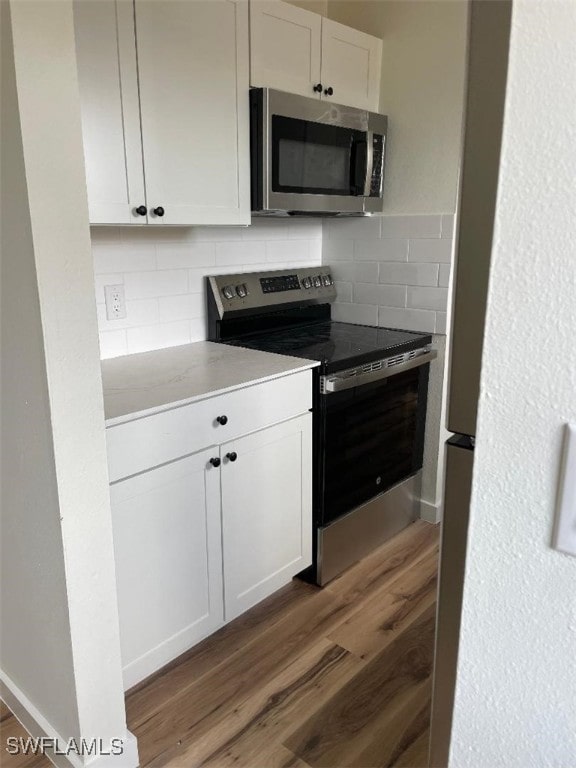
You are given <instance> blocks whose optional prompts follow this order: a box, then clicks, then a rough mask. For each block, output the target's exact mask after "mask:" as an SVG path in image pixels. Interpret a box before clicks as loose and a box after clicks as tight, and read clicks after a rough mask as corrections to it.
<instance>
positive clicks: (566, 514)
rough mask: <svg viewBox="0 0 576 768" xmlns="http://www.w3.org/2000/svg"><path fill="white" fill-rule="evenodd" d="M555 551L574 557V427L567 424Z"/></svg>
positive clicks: (575, 452) (557, 511)
mask: <svg viewBox="0 0 576 768" xmlns="http://www.w3.org/2000/svg"><path fill="white" fill-rule="evenodd" d="M553 546H554V548H555V549H559V550H560V552H566V554H568V555H574V556H576V425H575V424H567V425H566V432H565V434H564V456H563V461H562V469H561V476H560V487H559V493H558V507H557V509H556V526H555V530H554V544H553Z"/></svg>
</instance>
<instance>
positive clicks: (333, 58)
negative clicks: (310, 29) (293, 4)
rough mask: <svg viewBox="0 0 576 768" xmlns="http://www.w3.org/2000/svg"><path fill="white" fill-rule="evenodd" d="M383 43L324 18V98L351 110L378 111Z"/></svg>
mask: <svg viewBox="0 0 576 768" xmlns="http://www.w3.org/2000/svg"><path fill="white" fill-rule="evenodd" d="M381 62H382V40H380V39H378V38H377V37H372V35H366V34H365V33H364V32H359V31H358V30H357V29H352V28H351V27H346V26H344V24H338V23H337V22H335V21H332V20H331V19H322V85H323V86H324V88H325V89H327V88H332V90H333V93H332V95H325V94H324V92H323V93H322V98H323V99H327V100H328V101H334V102H336V103H338V104H346V105H348V106H350V107H358V108H359V109H368V110H370V111H372V112H377V111H378V105H379V101H380V67H381Z"/></svg>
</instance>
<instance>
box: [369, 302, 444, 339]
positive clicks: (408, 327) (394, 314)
mask: <svg viewBox="0 0 576 768" xmlns="http://www.w3.org/2000/svg"><path fill="white" fill-rule="evenodd" d="M378 325H380V326H381V327H382V328H401V329H403V330H405V331H422V332H424V333H434V328H435V326H436V313H435V312H428V311H425V310H420V309H397V308H394V307H380V308H379V310H378Z"/></svg>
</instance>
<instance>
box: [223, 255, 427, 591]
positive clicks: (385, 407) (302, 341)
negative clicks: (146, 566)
mask: <svg viewBox="0 0 576 768" xmlns="http://www.w3.org/2000/svg"><path fill="white" fill-rule="evenodd" d="M335 298H336V289H335V286H334V281H333V279H332V275H331V272H330V268H329V267H312V268H303V269H298V268H290V269H285V270H281V271H273V272H254V273H250V274H235V275H218V276H215V277H209V278H208V338H209V339H210V340H211V341H218V342H224V343H226V344H235V345H237V346H242V347H249V348H251V349H258V350H262V351H265V352H275V353H277V354H285V355H291V356H293V357H302V358H306V359H308V360H318V361H319V362H320V366H319V367H317V368H315V369H314V376H315V378H314V397H313V425H314V429H313V432H314V491H313V492H314V503H313V509H314V564H313V566H312V568H311V569H310V571H308V572H306V573H304V574H302V575H303V576H304V577H305V578H308V579H310V580H313V581H315V582H316V583H317V584H320V585H323V584H326V583H327V582H328V581H330V580H331V579H333V578H334V577H335V576H336V575H338V574H339V573H340V572H342V571H343V570H344V569H345V568H347V567H348V566H349V565H351V564H352V563H354V562H356V561H357V560H359V559H360V558H362V557H363V556H365V555H366V554H367V553H368V552H370V551H371V550H372V549H374V548H376V547H377V546H379V545H380V544H381V543H382V542H383V541H385V540H386V539H388V538H390V537H391V536H393V535H395V534H396V533H397V532H398V531H400V530H401V529H402V528H404V527H406V526H407V525H409V524H410V523H412V522H413V521H414V520H415V519H416V517H417V516H418V505H419V500H420V486H421V468H422V457H423V452H424V427H425V421H426V400H427V391H428V374H429V368H430V362H431V361H432V360H433V359H434V358H435V357H436V352H435V351H434V350H432V349H431V342H432V337H431V336H430V335H427V334H424V333H416V332H413V331H402V330H395V329H391V328H375V327H372V326H366V325H353V324H351V323H340V322H336V321H333V320H332V319H331V302H333V301H334V299H335Z"/></svg>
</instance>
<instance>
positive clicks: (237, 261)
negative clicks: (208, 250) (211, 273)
mask: <svg viewBox="0 0 576 768" xmlns="http://www.w3.org/2000/svg"><path fill="white" fill-rule="evenodd" d="M265 261H266V243H265V242H263V241H262V242H258V241H252V242H239V241H236V242H228V243H216V265H217V266H219V267H221V266H230V267H237V266H239V265H242V264H259V263H262V262H265ZM230 271H234V270H230Z"/></svg>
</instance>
